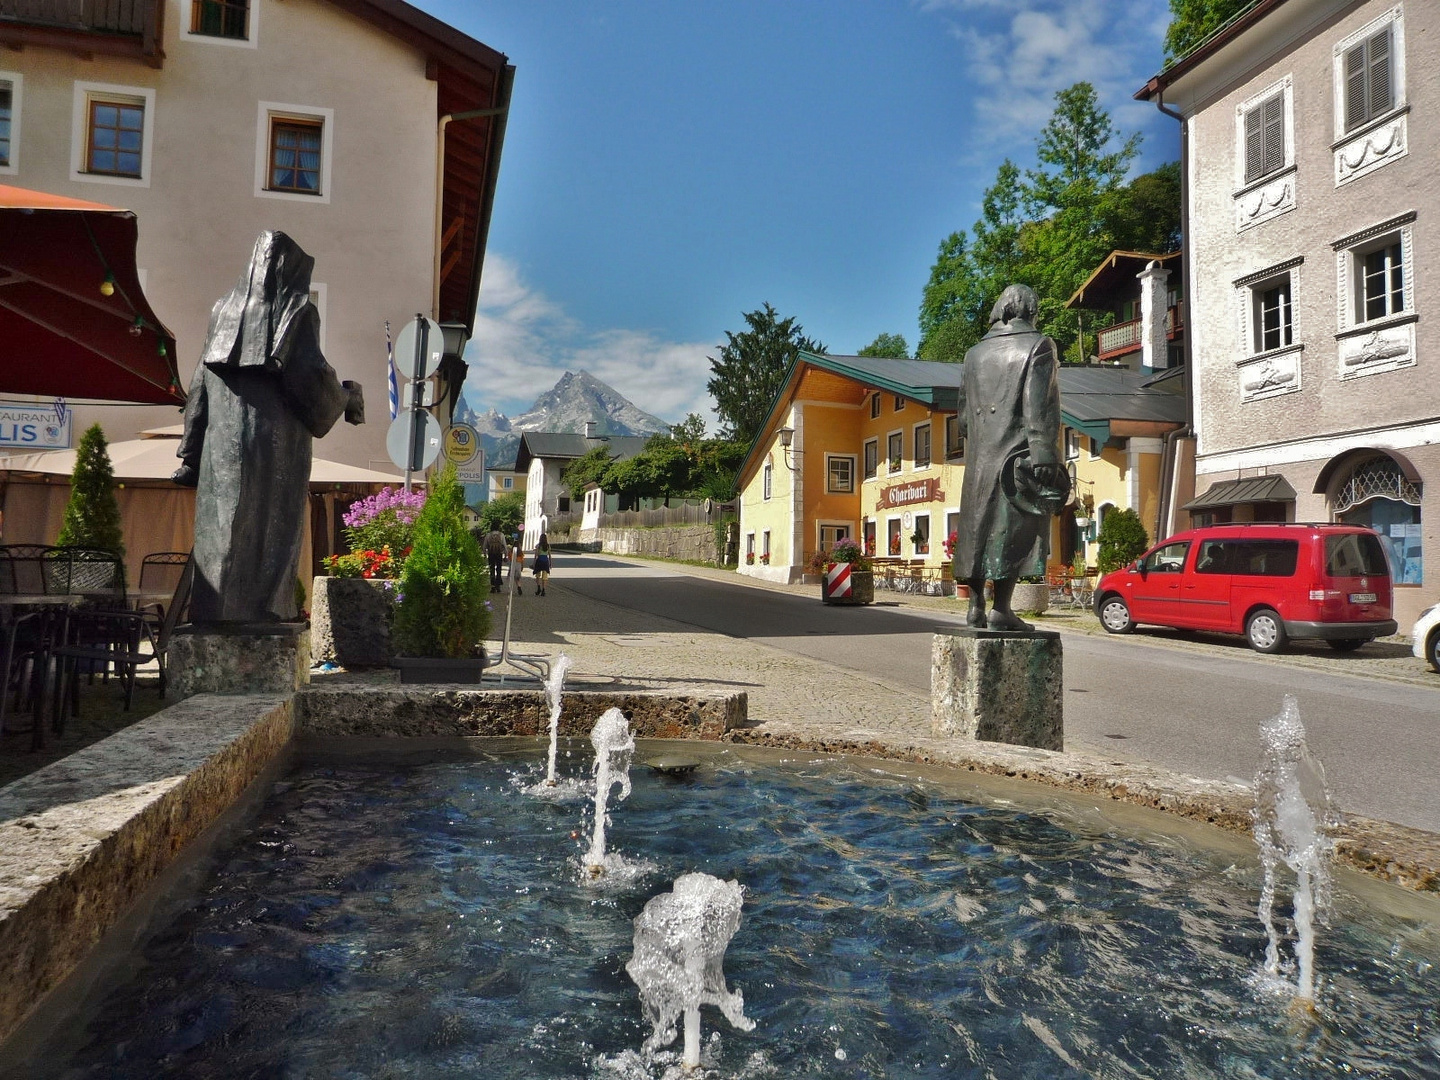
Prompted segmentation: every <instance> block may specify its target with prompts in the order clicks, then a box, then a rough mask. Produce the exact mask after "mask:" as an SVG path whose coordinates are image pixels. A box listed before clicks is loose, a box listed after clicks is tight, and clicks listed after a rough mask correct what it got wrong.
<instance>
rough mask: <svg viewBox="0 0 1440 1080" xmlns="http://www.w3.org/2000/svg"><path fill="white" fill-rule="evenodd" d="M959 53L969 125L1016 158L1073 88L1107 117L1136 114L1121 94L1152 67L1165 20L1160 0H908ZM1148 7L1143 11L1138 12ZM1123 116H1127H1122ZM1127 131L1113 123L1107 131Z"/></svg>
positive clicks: (986, 148)
mask: <svg viewBox="0 0 1440 1080" xmlns="http://www.w3.org/2000/svg"><path fill="white" fill-rule="evenodd" d="M916 6H917V7H918V8H919V10H920V11H921V12H923V13H926V14H930V15H934V16H936V17H937V18H938V19H940V20H941V21H942V22H943V24H944V25H945V29H946V31H947V32H948V33H949V34H950V36H951V37H952V38H954V40H955V41H956V42H958V43H959V45H960V50H959V51H960V55H959V57H958V60H959V62H960V63H962V64H964V65H965V70H966V72H967V73H968V74H969V76H970V81H971V83H972V85H973V86H974V88H975V96H974V97H973V98H972V100H971V107H972V108H973V109H974V113H975V119H976V120H978V121H979V122H980V124H981V125H983V127H984V129H985V131H986V138H984V139H982V140H977V155H978V154H983V155H984V156H986V157H987V158H988V157H989V156H990V155H991V154H992V153H993V150H994V148H995V147H996V146H997V145H998V146H1004V147H1008V148H1009V149H1008V152H1009V153H1010V154H1011V155H1012V156H1019V157H1021V158H1027V159H1028V156H1029V155H1028V154H1027V153H1026V152H1025V151H1026V150H1028V149H1029V146H1030V145H1033V142H1034V139H1035V137H1036V135H1037V134H1038V133H1039V131H1040V129H1041V128H1042V127H1043V126H1044V124H1045V122H1046V120H1048V119H1049V117H1050V113H1051V112H1052V111H1053V109H1054V105H1055V94H1056V92H1057V91H1059V90H1063V89H1065V88H1066V87H1068V86H1073V85H1074V84H1075V83H1077V82H1080V81H1081V80H1084V81H1087V82H1089V83H1091V84H1092V85H1094V87H1095V89H1096V92H1097V93H1098V94H1099V96H1100V102H1101V104H1102V105H1104V106H1105V107H1106V108H1108V109H1110V110H1111V112H1112V115H1114V114H1117V113H1122V112H1129V111H1131V110H1134V109H1136V108H1137V107H1136V106H1135V105H1133V103H1132V101H1131V95H1132V94H1133V93H1134V92H1135V90H1136V89H1137V88H1139V87H1140V86H1141V85H1142V84H1143V83H1144V81H1145V80H1146V79H1147V78H1149V77H1150V76H1151V75H1153V74H1154V73H1155V70H1156V69H1158V67H1159V64H1160V58H1161V39H1162V38H1163V36H1164V32H1165V26H1166V22H1167V18H1168V12H1167V10H1166V5H1165V3H1164V2H1163V0H1084V2H1080V3H1077V2H1075V0H917V3H916ZM1149 8H1153V10H1148V9H1149ZM1132 115H1135V114H1134V113H1133V112H1132ZM1133 126H1135V125H1134V122H1133V121H1132V120H1128V119H1127V118H1124V117H1120V118H1117V127H1119V128H1120V129H1121V130H1126V129H1128V128H1131V127H1133Z"/></svg>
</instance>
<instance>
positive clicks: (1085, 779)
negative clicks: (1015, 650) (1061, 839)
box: [724, 728, 1440, 892]
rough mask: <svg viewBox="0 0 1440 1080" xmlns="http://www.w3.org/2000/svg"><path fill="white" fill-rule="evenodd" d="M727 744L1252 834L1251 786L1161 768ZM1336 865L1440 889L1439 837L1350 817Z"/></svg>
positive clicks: (752, 732) (816, 744)
mask: <svg viewBox="0 0 1440 1080" xmlns="http://www.w3.org/2000/svg"><path fill="white" fill-rule="evenodd" d="M724 741H726V742H734V743H744V744H749V745H754V746H767V747H773V748H776V749H784V750H802V751H807V752H818V753H828V754H848V755H854V756H859V757H875V758H885V759H889V760H893V761H908V762H914V763H916V764H922V765H944V766H948V767H951V768H956V769H964V770H967V771H970V772H978V773H985V774H988V775H991V776H1004V777H1008V778H1011V779H1016V780H1026V781H1030V782H1032V783H1039V784H1045V785H1047V786H1049V787H1054V788H1059V789H1062V790H1065V791H1070V792H1080V793H1085V794H1094V795H1103V796H1104V797H1106V798H1108V799H1114V800H1116V801H1119V802H1125V803H1129V804H1131V805H1135V806H1145V807H1149V808H1151V809H1154V810H1162V811H1164V812H1166V813H1169V814H1175V815H1176V816H1179V817H1184V818H1188V819H1190V820H1192V821H1200V822H1204V823H1206V824H1209V825H1214V826H1216V827H1217V828H1220V829H1224V830H1226V831H1227V832H1234V833H1249V832H1250V828H1251V816H1250V811H1251V807H1252V806H1253V805H1254V801H1255V799H1254V793H1253V792H1252V790H1251V789H1250V787H1249V786H1247V785H1244V784H1235V783H1231V782H1228V781H1219V780H1204V779H1201V778H1199V777H1194V776H1187V775H1185V774H1183V773H1177V772H1172V771H1170V770H1167V769H1161V768H1156V767H1154V766H1146V765H1135V764H1127V763H1123V762H1116V761H1106V760H1104V759H1101V758H1095V757H1090V756H1088V755H1084V754H1076V753H1071V752H1067V751H1057V750H1038V749H1034V748H1031V747H1024V746H1007V745H1004V744H1001V743H985V742H978V741H973V742H960V741H957V740H942V739H920V740H899V741H894V742H887V741H884V740H879V739H871V740H857V739H825V738H821V739H816V738H807V737H804V736H798V735H790V734H785V733H783V732H774V731H766V730H764V729H763V728H748V729H740V730H734V731H729V732H727V733H726V734H725V736H724ZM1335 858H1336V861H1337V862H1339V863H1341V864H1342V865H1344V866H1347V867H1349V868H1351V869H1353V870H1356V871H1359V872H1360V873H1363V874H1367V875H1369V876H1371V877H1376V878H1379V879H1381V880H1383V881H1388V882H1391V883H1393V884H1396V885H1400V886H1402V887H1404V888H1407V889H1413V890H1415V891H1417V892H1440V835H1437V834H1435V833H1430V832H1425V831H1424V830H1421V829H1412V828H1409V827H1407V826H1404V825H1396V824H1394V823H1392V822H1388V821H1376V820H1373V819H1371V818H1361V817H1346V818H1345V819H1344V821H1343V823H1342V825H1341V827H1340V829H1339V831H1338V833H1337V835H1336V842H1335Z"/></svg>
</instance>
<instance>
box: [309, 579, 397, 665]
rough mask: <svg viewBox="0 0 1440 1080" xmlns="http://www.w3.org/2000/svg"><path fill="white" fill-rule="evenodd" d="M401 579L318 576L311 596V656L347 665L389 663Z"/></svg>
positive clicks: (317, 659) (319, 659)
mask: <svg viewBox="0 0 1440 1080" xmlns="http://www.w3.org/2000/svg"><path fill="white" fill-rule="evenodd" d="M397 584H398V583H397V582H394V581H390V580H385V579H379V578H336V577H317V578H316V579H315V584H314V588H313V590H312V592H311V594H310V641H311V656H312V659H313V660H314V662H315V663H317V664H318V663H323V662H325V661H327V660H328V661H329V662H330V663H332V664H339V665H340V666H341V667H343V668H367V667H388V666H389V665H390V657H391V656H393V655H394V654H395V649H394V648H393V647H392V646H391V644H390V616H391V610H390V609H391V604H392V603H393V602H394V598H395V592H396V586H397Z"/></svg>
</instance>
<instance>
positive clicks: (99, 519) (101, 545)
mask: <svg viewBox="0 0 1440 1080" xmlns="http://www.w3.org/2000/svg"><path fill="white" fill-rule="evenodd" d="M59 543H60V544H61V545H64V546H68V547H83V548H91V549H93V550H96V551H109V552H113V553H114V554H115V555H117V556H118V557H119V558H121V559H124V557H125V538H124V533H123V532H122V530H121V528H120V503H119V501H118V500H117V499H116V498H115V467H114V466H113V465H111V463H110V451H109V449H108V448H107V446H106V442H105V432H104V430H103V429H102V428H101V427H100V425H99V424H92V425H91V426H90V428H89V429H88V430H87V431H86V432H85V434H84V435H82V436H81V437H80V446H79V448H78V449H77V450H76V452H75V471H74V472H73V473H71V475H70V500H69V502H67V503H66V504H65V517H64V519H63V521H62V523H61V525H60V539H59Z"/></svg>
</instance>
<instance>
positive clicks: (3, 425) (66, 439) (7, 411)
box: [0, 400, 71, 450]
mask: <svg viewBox="0 0 1440 1080" xmlns="http://www.w3.org/2000/svg"><path fill="white" fill-rule="evenodd" d="M70 418H71V412H70V409H69V408H68V407H67V406H66V404H65V402H64V401H63V400H61V401H56V402H54V403H53V404H51V405H32V404H27V403H25V402H18V401H0V446H3V447H5V448H6V449H11V450H68V449H69V448H70Z"/></svg>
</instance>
